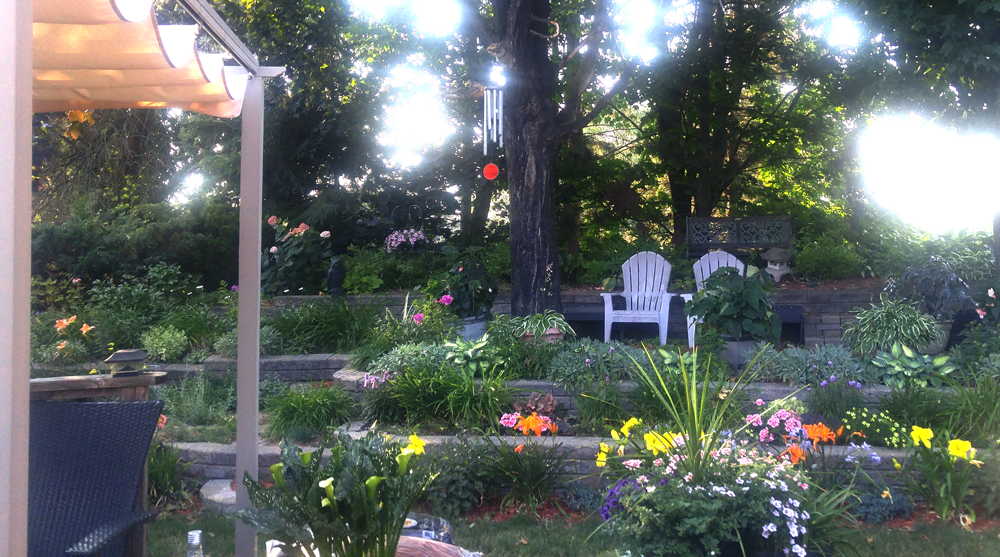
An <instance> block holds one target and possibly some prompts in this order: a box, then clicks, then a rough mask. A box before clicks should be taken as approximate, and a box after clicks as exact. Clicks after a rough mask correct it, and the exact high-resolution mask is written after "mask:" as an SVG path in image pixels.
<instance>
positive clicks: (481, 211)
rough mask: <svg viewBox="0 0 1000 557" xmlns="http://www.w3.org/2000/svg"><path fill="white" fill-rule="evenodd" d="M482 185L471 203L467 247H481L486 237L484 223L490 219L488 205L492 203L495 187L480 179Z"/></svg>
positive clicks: (488, 181) (489, 182) (490, 182)
mask: <svg viewBox="0 0 1000 557" xmlns="http://www.w3.org/2000/svg"><path fill="white" fill-rule="evenodd" d="M482 180H483V181H484V183H483V184H481V185H480V186H479V188H477V189H476V198H475V199H474V200H473V201H472V214H471V215H470V218H469V229H468V232H467V233H468V235H469V245H472V246H481V245H483V244H484V242H483V238H484V237H485V236H486V223H487V222H488V221H489V217H490V205H491V204H492V202H493V191H494V189H495V186H494V185H493V184H494V182H493V181H491V180H486V179H485V178H484V179H482Z"/></svg>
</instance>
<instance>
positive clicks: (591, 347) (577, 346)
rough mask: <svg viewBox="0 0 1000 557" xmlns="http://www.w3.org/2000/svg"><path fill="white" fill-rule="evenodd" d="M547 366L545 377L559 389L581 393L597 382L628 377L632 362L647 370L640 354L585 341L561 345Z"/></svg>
mask: <svg viewBox="0 0 1000 557" xmlns="http://www.w3.org/2000/svg"><path fill="white" fill-rule="evenodd" d="M558 350H559V351H558V352H556V354H555V355H554V356H553V357H552V361H551V362H550V363H549V370H548V377H547V379H548V380H549V381H552V382H553V383H555V384H556V385H558V386H559V387H562V388H564V389H566V390H567V391H571V392H581V391H583V390H586V389H588V388H590V387H591V385H593V384H595V383H598V382H606V380H610V381H613V382H616V381H620V380H622V379H625V378H627V377H629V373H630V372H631V370H632V367H633V366H634V365H635V364H634V363H633V361H632V360H633V358H634V359H635V360H636V361H638V362H639V364H640V365H643V366H646V367H648V362H649V360H648V358H647V357H646V354H645V352H644V351H642V350H640V349H638V348H631V347H628V346H626V345H624V344H621V343H619V342H610V343H607V344H605V343H603V342H598V341H596V340H593V339H589V338H581V339H578V340H573V341H564V342H561V343H560V344H559V348H558Z"/></svg>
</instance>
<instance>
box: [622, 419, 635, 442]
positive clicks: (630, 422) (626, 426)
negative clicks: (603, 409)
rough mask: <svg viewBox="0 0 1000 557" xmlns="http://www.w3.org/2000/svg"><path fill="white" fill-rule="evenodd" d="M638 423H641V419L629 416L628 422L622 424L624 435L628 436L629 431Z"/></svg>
mask: <svg viewBox="0 0 1000 557" xmlns="http://www.w3.org/2000/svg"><path fill="white" fill-rule="evenodd" d="M637 425H639V420H637V419H635V417H631V418H629V419H628V421H627V422H625V423H623V424H622V435H624V436H625V437H628V431H629V430H630V429H632V428H633V427H635V426H637Z"/></svg>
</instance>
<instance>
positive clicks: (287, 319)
mask: <svg viewBox="0 0 1000 557" xmlns="http://www.w3.org/2000/svg"><path fill="white" fill-rule="evenodd" d="M379 309H380V308H379V307H378V306H373V305H364V304H359V305H354V306H349V305H347V303H346V302H345V301H344V300H343V299H337V298H335V299H330V300H327V301H323V302H319V303H309V304H302V305H300V306H296V307H290V308H287V309H285V310H283V311H282V312H280V313H277V314H275V315H273V316H270V317H268V318H266V319H265V320H264V323H265V324H266V325H267V326H269V327H271V328H273V329H274V331H275V333H276V334H277V336H278V339H279V342H280V346H279V347H278V348H277V350H278V352H277V353H278V354H344V353H350V352H351V351H352V350H354V348H355V347H357V346H359V345H361V344H362V343H364V342H365V340H366V339H367V337H368V335H369V334H371V330H372V326H373V325H374V324H375V320H376V317H377V316H378V312H379Z"/></svg>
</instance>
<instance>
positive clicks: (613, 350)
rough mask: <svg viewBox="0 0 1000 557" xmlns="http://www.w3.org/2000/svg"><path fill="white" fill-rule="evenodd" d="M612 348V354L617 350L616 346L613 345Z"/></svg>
mask: <svg viewBox="0 0 1000 557" xmlns="http://www.w3.org/2000/svg"><path fill="white" fill-rule="evenodd" d="M610 350H611V353H612V354H614V352H615V347H614V346H612V347H611V348H610Z"/></svg>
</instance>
